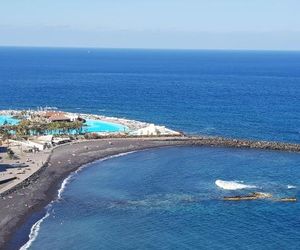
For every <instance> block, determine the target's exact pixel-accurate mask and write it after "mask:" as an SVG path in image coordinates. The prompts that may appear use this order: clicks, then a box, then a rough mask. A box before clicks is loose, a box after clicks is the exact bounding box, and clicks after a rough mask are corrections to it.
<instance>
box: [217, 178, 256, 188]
mask: <svg viewBox="0 0 300 250" xmlns="http://www.w3.org/2000/svg"><path fill="white" fill-rule="evenodd" d="M215 184H216V185H217V186H218V187H220V188H222V189H226V190H238V189H247V188H256V186H253V185H246V184H242V183H241V181H223V180H216V181H215Z"/></svg>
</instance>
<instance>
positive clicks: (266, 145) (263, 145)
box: [170, 136, 300, 152]
mask: <svg viewBox="0 0 300 250" xmlns="http://www.w3.org/2000/svg"><path fill="white" fill-rule="evenodd" d="M170 140H171V141H174V140H183V143H182V144H186V145H195V146H215V147H231V148H253V149H264V150H278V151H288V152H300V144H296V143H285V142H275V141H256V140H245V139H234V138H224V137H214V136H192V137H183V138H178V139H175V138H172V139H171V138H170Z"/></svg>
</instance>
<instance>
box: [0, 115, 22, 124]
mask: <svg viewBox="0 0 300 250" xmlns="http://www.w3.org/2000/svg"><path fill="white" fill-rule="evenodd" d="M4 123H8V124H10V125H16V124H18V123H19V120H18V119H15V118H12V117H11V116H7V115H0V126H1V125H3V124H4Z"/></svg>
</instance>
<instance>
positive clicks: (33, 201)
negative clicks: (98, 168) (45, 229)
mask: <svg viewBox="0 0 300 250" xmlns="http://www.w3.org/2000/svg"><path fill="white" fill-rule="evenodd" d="M167 146H220V147H233V148H254V149H271V150H282V151H291V152H300V145H299V144H285V143H276V142H257V141H247V140H235V139H224V138H218V137H175V138H174V137H156V138H151V137H149V138H110V139H98V140H87V141H75V142H73V143H69V144H64V145H61V146H58V147H56V148H54V149H53V151H52V153H51V155H50V158H49V161H48V162H47V163H46V164H45V166H44V167H43V168H42V169H41V171H39V172H38V173H37V174H35V175H33V176H32V177H30V178H29V179H28V180H27V181H25V183H24V185H23V186H18V187H17V188H16V189H14V190H11V192H9V193H7V194H5V195H4V196H2V198H1V199H0V216H1V222H0V249H5V248H6V247H7V244H8V243H9V242H10V240H11V238H12V237H13V235H14V233H15V232H16V230H17V229H18V228H19V227H20V226H21V225H22V224H23V223H24V222H25V221H26V220H27V219H28V218H29V217H30V216H31V215H32V214H33V213H36V212H39V211H41V210H42V209H44V208H45V207H46V206H47V205H48V204H49V203H50V202H51V201H53V200H55V199H56V198H57V195H58V193H57V192H58V190H59V189H60V188H61V184H62V182H63V181H64V180H65V179H66V178H67V177H68V176H69V175H70V174H71V173H73V172H75V171H76V170H78V169H79V168H80V167H81V166H83V165H86V164H88V163H91V162H93V161H96V160H100V159H103V158H105V157H109V156H113V155H118V154H121V153H128V152H132V151H140V150H145V149H151V148H159V147H167Z"/></svg>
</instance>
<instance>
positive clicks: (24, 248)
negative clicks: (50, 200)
mask: <svg viewBox="0 0 300 250" xmlns="http://www.w3.org/2000/svg"><path fill="white" fill-rule="evenodd" d="M49 215H50V214H49V213H48V212H47V213H46V215H45V216H44V217H43V218H42V219H40V220H38V221H37V222H36V223H35V224H34V225H33V226H32V227H31V230H30V234H29V240H28V241H27V242H26V243H25V244H24V245H23V246H22V247H21V248H20V250H27V249H29V247H30V246H31V245H32V243H33V242H34V241H35V239H36V238H37V236H38V234H39V231H40V227H41V224H42V222H43V221H44V220H45V219H46V218H47V217H48V216H49Z"/></svg>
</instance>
